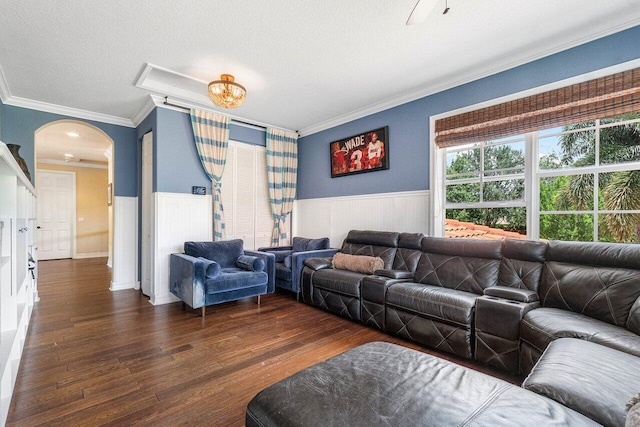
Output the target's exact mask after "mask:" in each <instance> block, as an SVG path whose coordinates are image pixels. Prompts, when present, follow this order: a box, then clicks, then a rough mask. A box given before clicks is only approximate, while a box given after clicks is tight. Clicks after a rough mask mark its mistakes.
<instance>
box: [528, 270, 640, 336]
mask: <svg viewBox="0 0 640 427" xmlns="http://www.w3.org/2000/svg"><path fill="white" fill-rule="evenodd" d="M574 262H582V260H580V259H579V258H576V260H575V261H574ZM539 293H540V303H541V304H542V306H543V307H554V308H562V309H564V310H570V311H575V312H576V313H581V314H584V315H585V316H589V317H592V318H594V319H598V320H602V321H604V322H607V323H611V324H612V325H617V326H623V327H624V326H625V325H626V323H627V319H628V317H629V313H630V312H631V307H632V306H633V304H634V303H635V302H636V300H637V299H638V297H640V271H639V270H631V269H626V268H621V267H600V266H590V265H578V264H575V263H571V264H569V263H565V262H556V261H548V262H547V263H546V264H545V266H544V269H543V273H542V283H541V284H540V292H539Z"/></svg>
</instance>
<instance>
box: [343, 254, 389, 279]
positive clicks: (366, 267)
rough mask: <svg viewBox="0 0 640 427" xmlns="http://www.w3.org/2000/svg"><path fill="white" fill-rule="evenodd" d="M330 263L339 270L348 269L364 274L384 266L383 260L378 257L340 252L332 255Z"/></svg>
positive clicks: (371, 272)
mask: <svg viewBox="0 0 640 427" xmlns="http://www.w3.org/2000/svg"><path fill="white" fill-rule="evenodd" d="M331 265H332V266H333V268H336V269H339V270H349V271H354V272H356V273H364V274H373V273H374V272H375V271H376V270H382V269H383V268H384V262H383V261H382V258H380V257H370V256H363V255H349V254H343V253H340V252H338V253H337V254H335V255H334V256H333V260H332V261H331Z"/></svg>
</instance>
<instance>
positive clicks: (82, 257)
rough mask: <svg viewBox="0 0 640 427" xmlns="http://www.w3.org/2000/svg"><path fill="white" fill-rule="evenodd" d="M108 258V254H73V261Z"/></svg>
mask: <svg viewBox="0 0 640 427" xmlns="http://www.w3.org/2000/svg"><path fill="white" fill-rule="evenodd" d="M108 256H109V252H87V253H84V254H75V256H74V257H73V259H85V258H103V257H108Z"/></svg>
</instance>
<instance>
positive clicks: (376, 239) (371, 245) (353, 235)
mask: <svg viewBox="0 0 640 427" xmlns="http://www.w3.org/2000/svg"><path fill="white" fill-rule="evenodd" d="M399 236H400V233H394V232H388V231H361V230H351V231H350V232H349V234H348V235H347V238H346V239H345V240H344V243H343V244H342V249H340V252H342V253H344V254H350V255H365V256H372V257H380V258H382V261H384V268H385V269H387V270H388V269H391V268H393V260H394V258H395V255H396V247H397V246H398V239H399Z"/></svg>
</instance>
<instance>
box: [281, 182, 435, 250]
mask: <svg viewBox="0 0 640 427" xmlns="http://www.w3.org/2000/svg"><path fill="white" fill-rule="evenodd" d="M293 212H294V215H293V235H294V236H304V237H314V238H315V237H324V236H327V237H329V239H330V240H331V247H334V248H339V247H340V246H342V241H343V240H344V238H345V237H346V236H347V233H348V232H349V230H378V231H401V232H407V233H418V232H420V233H425V234H429V215H430V194H429V190H423V191H403V192H397V193H380V194H367V195H361V196H344V197H328V198H321V199H302V200H296V202H295V205H294V211H293Z"/></svg>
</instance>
